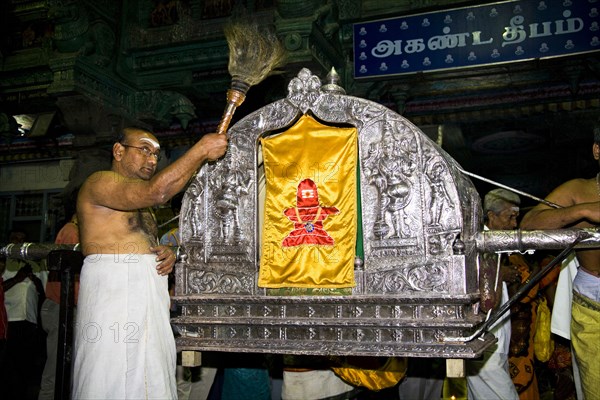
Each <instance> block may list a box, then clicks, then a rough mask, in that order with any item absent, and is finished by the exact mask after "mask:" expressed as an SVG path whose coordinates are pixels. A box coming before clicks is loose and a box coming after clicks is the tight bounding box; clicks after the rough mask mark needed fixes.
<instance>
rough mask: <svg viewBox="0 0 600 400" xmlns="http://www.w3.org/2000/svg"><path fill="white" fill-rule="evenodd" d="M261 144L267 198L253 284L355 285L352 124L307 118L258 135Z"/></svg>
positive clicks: (354, 195)
mask: <svg viewBox="0 0 600 400" xmlns="http://www.w3.org/2000/svg"><path fill="white" fill-rule="evenodd" d="M262 149H263V159H264V166H265V179H266V196H265V218H264V226H263V248H262V257H261V262H260V273H259V279H258V285H259V286H260V287H267V288H282V287H303V288H317V287H318V288H342V287H353V286H355V282H354V248H355V243H356V221H357V217H356V160H357V132H356V128H338V127H330V126H327V125H323V124H321V123H319V122H318V121H316V120H315V119H314V118H312V117H311V116H308V115H305V116H303V117H301V118H300V120H298V122H297V123H296V124H294V126H292V127H291V128H290V129H289V130H288V131H286V132H283V133H281V134H278V135H275V136H271V137H268V138H264V139H262ZM311 185H312V186H311ZM307 193H310V196H306V194H307ZM303 196H304V197H303Z"/></svg>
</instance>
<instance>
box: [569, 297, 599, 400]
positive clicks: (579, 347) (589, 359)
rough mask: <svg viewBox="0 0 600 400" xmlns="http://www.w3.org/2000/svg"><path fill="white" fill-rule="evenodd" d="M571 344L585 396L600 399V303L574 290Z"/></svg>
mask: <svg viewBox="0 0 600 400" xmlns="http://www.w3.org/2000/svg"><path fill="white" fill-rule="evenodd" d="M572 307H573V308H572V319H571V344H572V345H573V349H574V350H575V357H576V358H577V364H578V365H579V372H580V376H581V387H582V390H583V397H584V398H585V399H586V400H587V399H600V385H599V384H600V361H598V360H599V358H600V340H599V339H600V322H599V321H600V303H598V302H596V301H593V300H592V299H589V298H587V297H585V296H583V295H581V294H579V293H577V292H575V291H573V305H572Z"/></svg>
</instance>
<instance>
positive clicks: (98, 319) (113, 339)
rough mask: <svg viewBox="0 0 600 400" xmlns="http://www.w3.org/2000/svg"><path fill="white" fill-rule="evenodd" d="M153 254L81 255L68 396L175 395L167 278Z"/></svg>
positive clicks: (140, 397) (168, 397) (173, 348)
mask: <svg viewBox="0 0 600 400" xmlns="http://www.w3.org/2000/svg"><path fill="white" fill-rule="evenodd" d="M155 258H156V256H155V255H153V254H144V255H142V254H95V255H89V256H87V257H86V258H85V261H84V264H83V268H82V272H81V278H80V289H79V299H78V307H77V323H76V327H75V345H74V350H73V351H74V355H73V359H74V361H73V367H74V371H73V396H72V397H73V399H103V400H105V399H162V400H164V399H176V398H177V385H176V380H175V363H176V350H175V339H174V336H173V332H172V330H171V326H170V323H169V293H168V289H167V277H166V276H160V275H158V273H157V271H156V261H155Z"/></svg>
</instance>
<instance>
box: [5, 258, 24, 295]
mask: <svg viewBox="0 0 600 400" xmlns="http://www.w3.org/2000/svg"><path fill="white" fill-rule="evenodd" d="M30 273H31V265H29V264H26V265H24V266H23V267H21V268H20V269H19V270H18V271H17V274H16V275H15V276H13V277H12V278H10V279H7V280H5V281H4V282H2V289H4V292H7V291H9V290H10V289H12V288H13V287H14V286H15V285H16V284H17V283H21V282H23V281H24V280H25V278H27V276H28V275H29V274H30Z"/></svg>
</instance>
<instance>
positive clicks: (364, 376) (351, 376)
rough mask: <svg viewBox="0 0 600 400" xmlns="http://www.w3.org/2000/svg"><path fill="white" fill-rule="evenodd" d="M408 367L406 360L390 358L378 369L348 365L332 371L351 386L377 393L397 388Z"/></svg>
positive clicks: (334, 368) (333, 368)
mask: <svg viewBox="0 0 600 400" xmlns="http://www.w3.org/2000/svg"><path fill="white" fill-rule="evenodd" d="M359 359H360V358H359ZM359 364H360V363H359ZM407 365H408V361H407V359H406V358H398V357H389V358H388V359H387V360H386V362H385V364H384V365H382V366H380V367H377V368H374V367H373V366H371V367H365V368H361V367H360V366H354V365H346V366H342V367H332V368H331V369H332V370H333V372H335V374H336V375H337V376H339V377H340V378H342V379H343V380H344V381H346V382H348V383H349V384H351V385H354V386H362V387H366V388H367V389H369V390H374V391H377V390H381V389H386V388H389V387H393V386H396V384H397V383H398V382H400V380H401V379H402V378H404V375H406V369H407Z"/></svg>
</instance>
